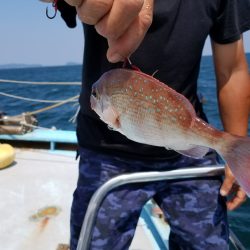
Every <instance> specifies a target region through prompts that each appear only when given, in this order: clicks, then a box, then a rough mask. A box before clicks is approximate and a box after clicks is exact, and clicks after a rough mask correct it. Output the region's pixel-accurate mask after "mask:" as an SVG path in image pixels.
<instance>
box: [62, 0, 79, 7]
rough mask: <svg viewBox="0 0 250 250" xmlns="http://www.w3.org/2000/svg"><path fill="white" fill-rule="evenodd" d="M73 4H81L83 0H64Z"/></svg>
mask: <svg viewBox="0 0 250 250" xmlns="http://www.w3.org/2000/svg"><path fill="white" fill-rule="evenodd" d="M64 1H65V2H66V3H68V4H69V5H71V6H79V5H80V4H81V2H82V1H83V0H64Z"/></svg>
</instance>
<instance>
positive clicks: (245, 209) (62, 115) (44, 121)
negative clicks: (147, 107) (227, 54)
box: [0, 54, 250, 250]
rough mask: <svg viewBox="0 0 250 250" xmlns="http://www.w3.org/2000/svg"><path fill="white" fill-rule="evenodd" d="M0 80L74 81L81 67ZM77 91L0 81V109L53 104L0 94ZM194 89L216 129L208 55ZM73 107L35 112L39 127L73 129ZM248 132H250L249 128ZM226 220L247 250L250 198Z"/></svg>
mask: <svg viewBox="0 0 250 250" xmlns="http://www.w3.org/2000/svg"><path fill="white" fill-rule="evenodd" d="M247 59H248V62H249V65H250V54H247ZM0 79H10V80H18V81H45V82H46V81H48V82H58V81H61V82H72V81H74V82H75V81H81V66H80V65H75V66H58V67H39V68H22V69H2V70H0ZM80 91H81V87H80V86H77V85H67V86H61V85H25V84H16V83H1V82H0V112H1V111H2V112H6V113H7V114H9V115H17V114H21V113H22V112H28V111H35V110H39V109H41V108H43V107H46V106H50V105H52V104H53V103H50V104H49V103H38V102H31V101H24V100H21V99H15V98H12V97H6V96H3V95H1V93H7V94H11V95H16V96H20V97H25V98H34V99H42V100H43V99H44V100H65V99H68V98H70V97H73V96H76V95H78V94H79V93H80ZM198 92H199V96H200V98H201V99H202V102H203V105H204V111H205V113H206V114H207V116H208V119H209V122H210V123H211V124H213V125H214V126H215V127H217V128H218V129H222V125H221V122H220V119H219V113H218V107H217V98H216V83H215V75H214V69H213V63H212V57H211V56H203V58H202V64H201V70H200V76H199V81H198ZM77 107H78V105H77V102H73V103H72V102H71V103H68V104H65V105H63V106H60V107H57V108H54V109H51V110H48V111H46V112H42V113H38V114H37V119H38V121H39V126H41V127H46V128H51V127H53V126H55V127H56V128H57V129H64V130H75V124H74V123H72V122H70V121H69V120H70V118H71V117H73V116H74V115H75V113H76V111H77ZM249 128H250V126H249ZM248 133H249V135H250V130H249V131H248ZM249 171H250V170H249ZM229 223H230V226H231V228H232V229H233V231H234V232H235V234H236V235H237V236H238V237H239V239H240V240H241V241H242V243H243V245H244V246H245V247H246V248H247V249H249V250H250V227H249V225H250V199H248V200H247V202H246V203H244V205H242V206H241V207H240V208H239V209H237V210H236V211H234V212H229Z"/></svg>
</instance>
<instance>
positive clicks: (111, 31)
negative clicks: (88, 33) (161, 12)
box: [66, 0, 154, 63]
mask: <svg viewBox="0 0 250 250" xmlns="http://www.w3.org/2000/svg"><path fill="white" fill-rule="evenodd" d="M66 1H67V2H68V3H69V4H71V5H74V6H77V7H76V9H77V13H78V16H79V18H80V20H81V21H82V22H84V23H86V24H90V25H94V26H95V29H96V31H97V32H98V33H99V34H100V35H102V36H103V37H105V38H106V39H107V41H108V45H109V49H108V51H107V58H108V60H109V61H110V62H113V63H115V62H119V61H123V60H124V59H125V58H126V57H129V56H130V55H131V54H132V53H133V52H134V51H135V50H136V49H137V48H138V47H139V45H140V44H141V42H142V40H143V38H144V36H145V34H146V32H147V30H148V28H149V27H150V25H151V23H152V19H153V5H154V0H82V2H81V3H80V4H79V1H80V0H66Z"/></svg>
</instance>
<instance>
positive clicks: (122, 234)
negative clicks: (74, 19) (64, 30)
mask: <svg viewBox="0 0 250 250" xmlns="http://www.w3.org/2000/svg"><path fill="white" fill-rule="evenodd" d="M59 1H60V0H59ZM61 1H62V0H61ZM65 1H66V2H68V3H69V4H71V5H73V6H77V7H76V10H77V14H78V17H79V18H80V20H81V21H82V22H83V27H84V37H85V47H84V61H83V79H82V82H83V84H82V92H81V97H80V106H81V110H80V113H79V115H78V125H77V136H78V141H79V154H80V163H79V179H78V183H77V188H76V190H75V192H74V199H73V204H72V210H71V246H70V247H71V250H75V249H76V246H77V242H78V237H79V234H80V229H81V226H82V222H83V219H84V214H85V212H86V209H87V206H88V203H89V201H90V198H91V196H92V195H93V193H94V192H95V191H96V190H97V189H98V187H100V186H101V185H102V184H103V183H104V182H106V181H108V180H109V179H110V178H112V177H114V176H117V175H120V174H123V173H133V172H141V171H155V170H157V171H158V170H162V171H163V170H164V171H165V170H171V169H179V168H185V167H190V166H192V167H193V166H199V167H200V166H208V165H214V164H217V163H218V155H217V154H216V153H215V152H214V151H212V150H211V151H210V152H209V153H208V154H207V155H206V156H205V157H204V158H201V159H193V158H189V157H186V156H183V155H179V154H177V153H176V152H173V151H168V150H166V149H165V148H160V147H153V146H149V145H144V144H140V143H136V142H133V141H131V140H129V139H127V138H125V137H124V136H123V135H121V134H119V133H118V132H115V131H111V130H109V129H108V127H107V125H106V124H105V123H103V122H102V121H100V119H99V118H98V117H97V115H96V114H95V113H94V112H93V111H92V110H91V108H90V93H91V87H92V84H93V83H94V82H95V81H96V80H97V79H98V78H100V76H101V75H102V74H103V73H104V72H106V71H108V70H110V69H112V68H118V67H121V65H122V63H121V62H123V61H124V59H125V58H126V57H130V60H131V61H132V63H133V64H135V65H137V66H138V67H139V68H140V69H141V70H142V71H143V72H145V73H147V74H153V73H154V72H155V71H156V70H157V73H156V75H155V77H156V78H157V79H159V80H160V81H161V82H165V83H167V84H168V85H169V86H170V87H171V88H174V89H175V90H176V91H177V92H180V93H181V94H183V95H185V96H186V97H187V98H188V99H189V100H190V102H191V103H192V105H193V106H194V108H195V110H196V112H197V115H198V116H199V117H200V118H202V119H203V120H205V121H207V118H206V116H205V114H204V112H203V110H202V105H201V103H200V101H199V98H198V95H197V78H198V75H199V67H200V61H201V56H202V49H203V47H204V43H205V40H206V39H207V37H208V36H210V38H211V44H212V49H213V58H214V65H215V72H216V79H217V90H218V101H219V108H220V114H221V119H222V122H223V126H224V129H225V130H226V131H228V132H230V133H233V134H235V135H241V136H245V135H246V134H247V127H248V112H249V97H250V89H249V85H250V84H249V78H248V66H247V62H246V58H245V54H244V46H243V39H242V35H241V34H242V33H243V32H244V31H246V30H247V29H249V28H250V14H249V13H250V1H249V0H244V1H237V0H223V1H221V0H203V1H196V0H187V1H181V0H176V1H171V0H157V1H155V2H154V1H153V0H124V1H121V0H120V1H118V0H98V1H97V0H89V1H87V0H85V1H84V0H83V1H81V0H65ZM249 168H250V163H249ZM229 194H231V198H229V199H228V200H226V198H227V196H228V195H229ZM151 198H153V199H154V200H155V201H156V202H157V203H158V204H159V206H160V207H161V208H162V210H163V212H164V215H165V217H166V218H167V220H168V222H169V223H170V227H171V233H170V238H169V247H170V249H202V250H204V249H206V250H208V249H213V250H216V249H228V234H229V233H228V231H229V230H228V222H227V209H228V210H233V209H235V208H237V207H239V206H240V205H241V204H242V203H243V202H244V201H245V199H246V194H245V192H244V191H243V190H242V188H241V187H240V186H239V185H238V184H237V183H236V182H235V181H234V176H233V175H232V173H231V171H230V169H229V168H228V167H226V170H225V179H224V181H223V182H222V180H221V178H219V177H213V178H211V177H210V178H204V179H199V180H197V179H192V180H185V181H184V180H175V181H162V182H156V183H150V184H130V185H125V186H123V187H120V188H118V189H116V190H114V191H112V192H111V193H109V194H108V195H107V197H106V198H105V200H104V202H103V203H102V205H101V208H100V210H99V213H98V216H97V221H96V225H95V228H94V231H93V236H92V241H91V249H93V250H94V249H95V250H97V249H98V250H110V249H114V250H125V249H128V248H129V246H130V244H131V241H132V238H133V235H134V231H135V227H136V224H137V221H138V218H139V216H140V212H141V209H142V207H143V205H144V204H145V203H146V202H147V201H148V200H149V199H151ZM226 208H227V209H226Z"/></svg>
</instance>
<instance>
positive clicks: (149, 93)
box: [90, 69, 250, 196]
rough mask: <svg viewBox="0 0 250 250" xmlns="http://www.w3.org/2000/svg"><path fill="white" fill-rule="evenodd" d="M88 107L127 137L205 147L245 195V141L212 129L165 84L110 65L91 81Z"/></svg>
mask: <svg viewBox="0 0 250 250" xmlns="http://www.w3.org/2000/svg"><path fill="white" fill-rule="evenodd" d="M90 101H91V108H92V109H93V110H94V111H95V112H96V113H97V114H98V115H99V117H100V119H101V120H102V121H104V122H105V123H107V124H108V125H109V127H111V128H112V129H114V130H116V131H118V132H120V133H122V134H123V135H125V136H126V137H127V138H128V139H130V140H133V141H136V142H139V143H144V144H149V145H153V146H160V147H165V148H166V149H172V150H175V151H177V152H178V153H181V154H183V155H186V156H189V157H194V158H201V157H203V156H204V155H205V154H206V153H207V152H208V151H209V148H211V149H214V150H216V151H217V152H218V153H219V154H220V155H221V156H222V158H223V159H224V160H225V161H226V162H227V163H228V165H229V167H230V168H231V170H232V172H233V174H234V176H235V177H236V179H237V180H238V182H239V183H240V184H241V186H242V187H243V189H244V190H245V191H246V192H247V194H248V196H249V194H250V169H249V167H250V166H248V165H249V162H250V139H249V138H248V137H239V136H234V135H231V134H229V133H226V132H222V131H219V130H217V129H216V128H214V127H212V126H211V125H209V124H208V123H206V122H205V121H203V120H201V119H200V118H198V117H197V116H196V113H195V110H194V108H193V106H192V105H191V103H190V102H189V101H188V99H187V98H185V97H184V96H183V95H181V94H179V93H177V92H176V91H175V90H173V89H171V88H170V87H169V86H167V85H166V84H164V83H162V82H160V81H159V80H157V79H155V78H154V77H152V76H149V75H146V74H144V73H142V72H139V71H135V70H128V69H114V70H110V71H108V72H106V73H105V74H103V75H102V76H101V78H100V79H99V80H98V81H97V82H96V83H95V84H94V85H93V87H92V94H91V99H90Z"/></svg>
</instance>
